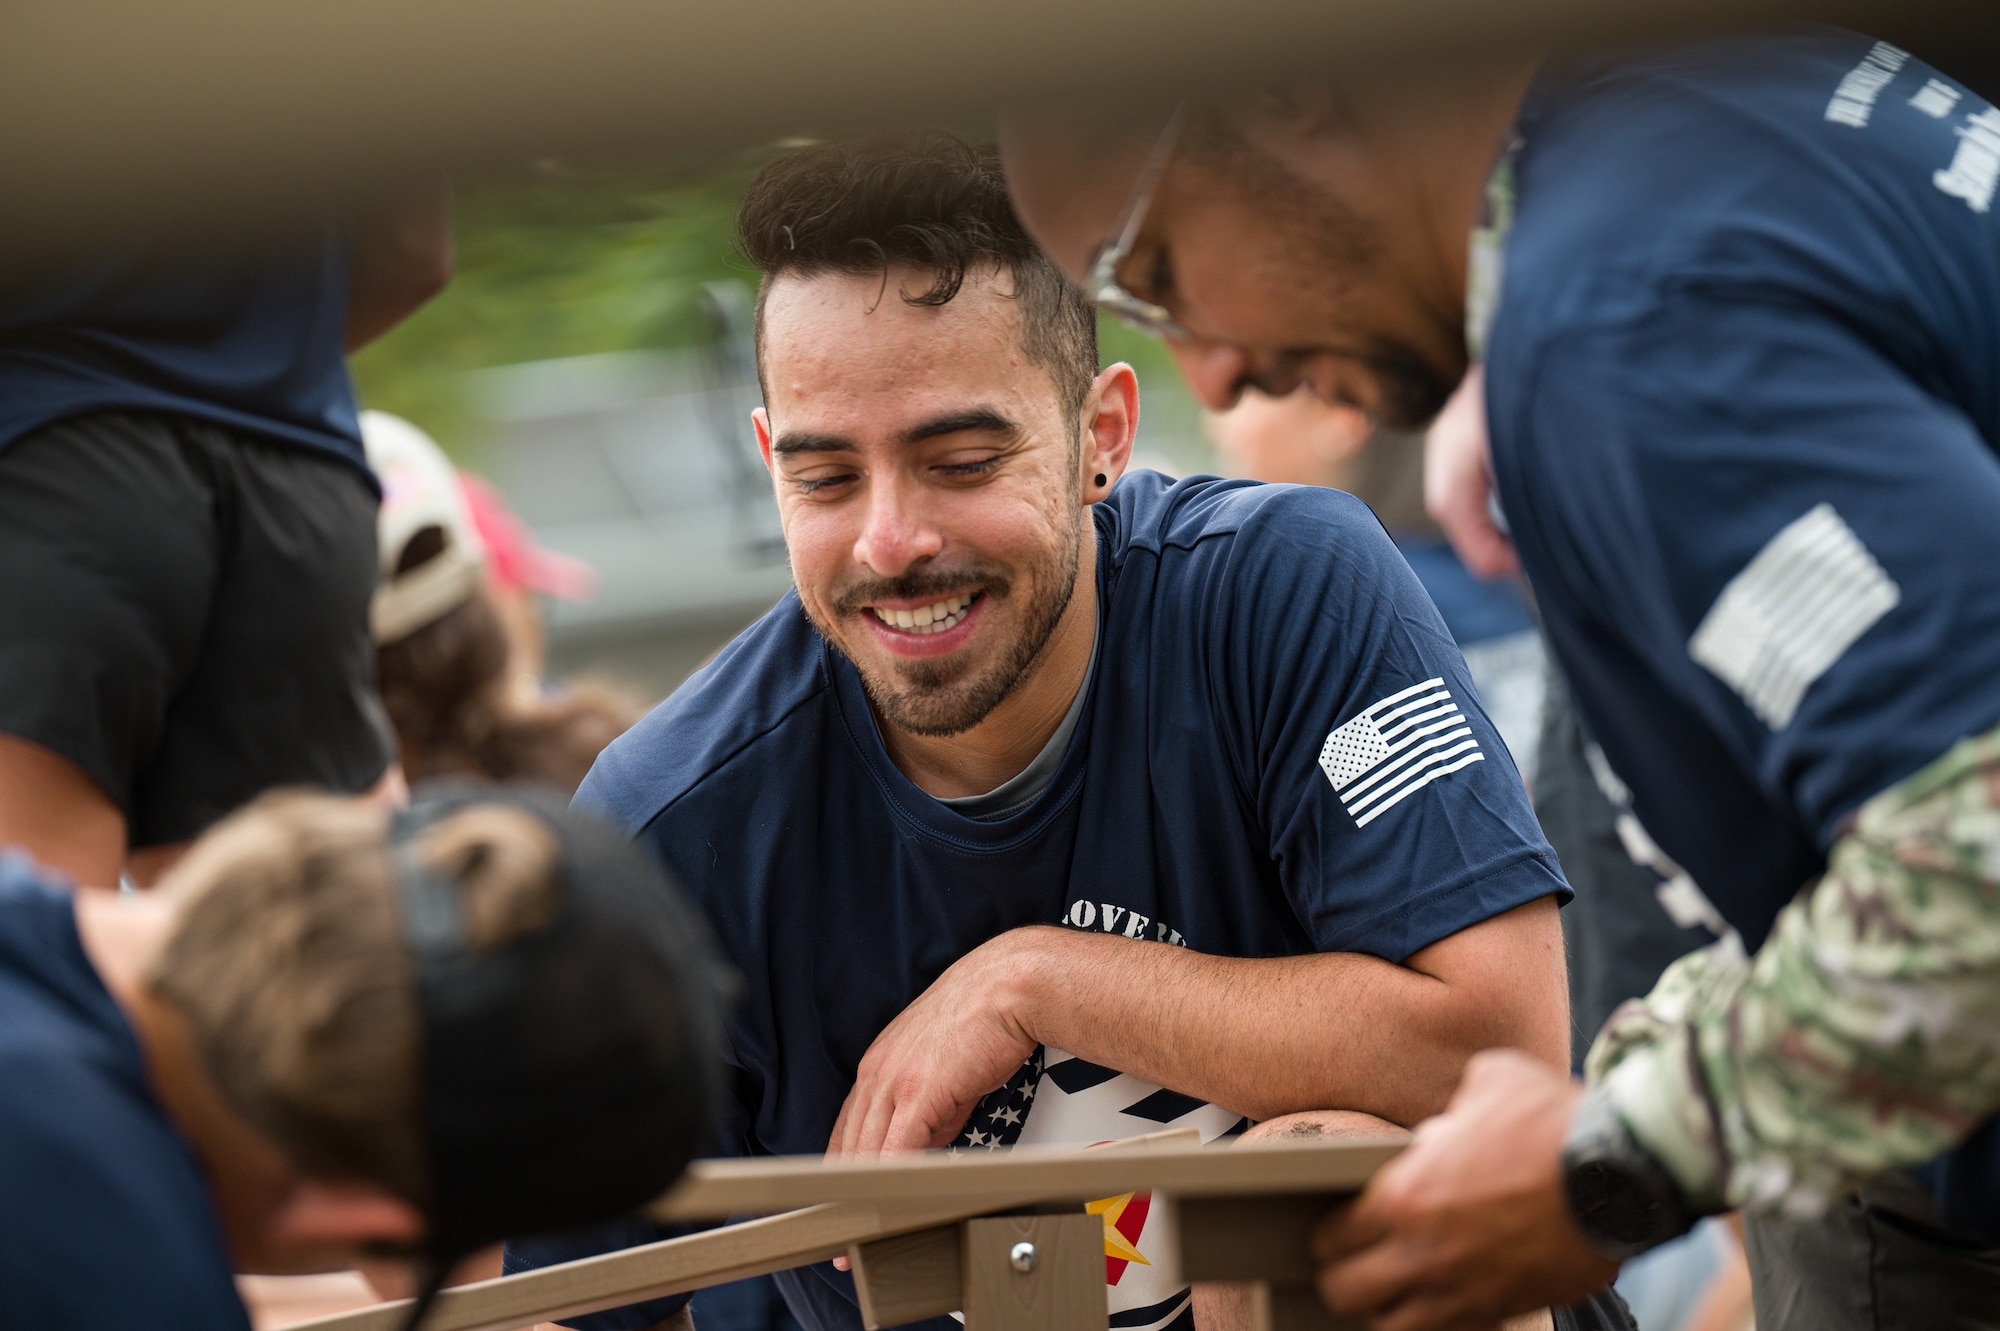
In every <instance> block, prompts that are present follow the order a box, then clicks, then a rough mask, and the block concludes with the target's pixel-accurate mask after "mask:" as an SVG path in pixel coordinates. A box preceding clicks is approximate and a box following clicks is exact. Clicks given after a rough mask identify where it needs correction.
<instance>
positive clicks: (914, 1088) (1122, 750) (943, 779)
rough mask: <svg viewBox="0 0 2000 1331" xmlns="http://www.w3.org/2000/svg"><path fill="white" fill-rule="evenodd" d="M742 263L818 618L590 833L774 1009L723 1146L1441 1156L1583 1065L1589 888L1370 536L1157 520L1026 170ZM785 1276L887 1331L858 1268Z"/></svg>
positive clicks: (899, 164) (768, 648)
mask: <svg viewBox="0 0 2000 1331" xmlns="http://www.w3.org/2000/svg"><path fill="white" fill-rule="evenodd" d="M740 226H741V231H742V237H743V245H744V249H745V251H746V252H747V253H748V255H749V256H750V258H751V259H752V261H753V262H755V263H756V264H757V266H758V267H759V268H760V269H761V270H762V272H763V274H764V281H763V288H762V293H761V298H760V304H759V321H758V335H759V344H758V353H759V366H760V370H761V373H762V376H763V384H764V390H765V402H766V404H767V405H766V407H765V408H764V409H763V410H760V411H759V412H757V414H756V428H757V436H758V439H759V441H760V443H761V445H762V447H763V450H764V455H765V458H766V460H767V462H768V463H769V466H770V470H771V476H772V481H773V485H774V487H775V490H776V495H777V501H778V505H779V508H780V511H781V513H782V516H783V521H784V530H785V537H786V541H787V543H788V545H789V548H790V552H791V559H792V568H793V574H794V580H795V582H796V586H797V590H796V592H795V594H793V595H788V596H787V597H786V598H785V600H784V601H782V602H781V603H780V604H779V605H778V606H777V607H776V608H775V609H773V610H772V611H771V613H770V614H768V615H766V616H765V617H764V618H763V619H762V620H761V621H759V622H758V623H757V624H755V625H753V626H752V627H751V628H750V629H749V630H748V631H746V632H745V633H744V634H743V635H742V636H741V637H740V638H738V639H737V640H736V641H735V642H734V643H733V644H731V645H730V646H729V647H728V648H726V649H725V650H724V651H723V652H722V654H721V655H720V656H719V657H717V659H716V660H715V661H714V662H713V663H712V664H711V665H710V666H709V667H708V668H707V669H705V670H704V671H703V672H701V673H700V674H698V675H697V676H695V677H694V678H693V679H691V680H690V681H689V682H688V683H687V684H686V685H684V686H683V687H682V688H681V690H680V691H679V692H678V693H676V694H675V695H674V696H673V697H672V698H670V699H669V700H668V701H667V702H666V703H665V704H664V705H662V706H661V707H660V708H659V709H658V710H657V711H656V712H654V713H653V715H652V716H651V717H649V718H648V719H647V720H646V721H644V722H642V723H641V724H640V725H639V726H638V727H637V728H636V729H635V730H633V731H632V732H631V733H630V734H628V735H627V736H626V737H625V738H623V739H621V740H619V741H618V742H617V743H615V744H614V745H613V746H612V747H611V749H610V750H609V751H607V753H606V755H605V757H604V758H603V759H602V760H601V761H600V762H599V764H598V766H597V768H596V770H595V771H594V772H593V773H592V774H591V777H590V779H589V780H588V782H586V784H585V786H584V789H583V791H582V793H581V795H580V796H579V799H580V801H581V802H582V803H583V804H584V805H586V806H588V807H590V808H591V809H593V810H596V811H598V812H601V813H603V814H606V815H608V816H610V817H611V818H613V819H614V820H616V821H617V822H619V823H620V824H621V825H622V826H623V827H624V828H626V829H627V830H628V831H629V832H630V833H631V835H633V836H634V837H636V838H637V839H639V840H640V841H642V842H643V843H644V844H646V845H648V846H651V847H652V848H654V849H655V850H656V851H658V853H659V854H660V855H661V856H662V857H663V858H664V859H665V860H666V861H667V862H668V863H669V864H671V865H672V866H674V867H675V868H676V869H677V870H678V871H679V873H680V874H681V875H682V877H683V878H684V879H685V880H686V881H687V882H688V883H689V884H690V885H691V887H692V889H693V891H694V892H695V893H696V895H697V896H698V898H699V899H700V900H701V902H702V903H703V904H704V905H705V907H706V908H707V910H708V913H709V915H710V918H711V919H712V920H713V922H714V924H715V927H716V929H717V930H718V932H719V933H720V935H721V936H722V938H723V940H724V943H725V946H726V947H727V948H728V950H729V951H730V953H731V954H732V956H733V958H734V961H735V964H736V966H737V968H738V969H739V970H740V971H741V972H742V974H743V976H744V978H745V981H746V985H745V991H746V997H745V1001H744V1003H743V1005H742V1007H741V1009H740V1011H739V1013H738V1015H737V1018H736V1020H735V1023H734V1026H733V1030H732V1034H733V1041H732V1043H733V1053H732V1058H733V1060H734V1064H735V1070H736V1071H735V1091H736V1093H735V1096H734V1098H733V1103H732V1105H731V1106H730V1108H731V1109H732V1110H733V1112H734V1114H735V1122H734V1126H733V1129H732V1136H731V1138H730V1140H728V1141H727V1142H726V1143H725V1145H726V1147H727V1149H730V1150H734V1151H740V1152H744V1153H750V1154H761V1153H799V1152H819V1151H831V1152H834V1153H839V1154H860V1155H870V1154H875V1153H878V1152H885V1151H896V1150H909V1149H921V1148H927V1147H947V1146H952V1145H957V1146H960V1147H965V1148H978V1147H988V1146H996V1145H1003V1144H1011V1143H1015V1142H1021V1143H1092V1142H1100V1141H1105V1140H1108V1139H1114V1138H1120V1137H1127V1136H1132V1135H1136V1134H1139V1133H1143V1132H1148V1131H1155V1130H1158V1129H1161V1128H1164V1127H1168V1126H1177V1127H1182V1126H1191V1127H1194V1128H1196V1129H1198V1130H1199V1131H1200V1133H1201V1135H1202V1137H1203V1138H1204V1139H1209V1140H1213V1139H1215V1138H1218V1137H1221V1136H1223V1135H1225V1134H1228V1133H1230V1132H1232V1131H1235V1130H1236V1129H1237V1128H1238V1127H1239V1126H1241V1125H1245V1124H1246V1120H1249V1121H1270V1120H1280V1119H1283V1120H1284V1122H1283V1123H1269V1122H1267V1123H1266V1124H1265V1130H1268V1131H1277V1130H1282V1129H1287V1128H1289V1129H1298V1128H1300V1127H1305V1128H1307V1129H1310V1128H1312V1127H1314V1126H1328V1125H1334V1124H1337V1123H1339V1122H1353V1121H1354V1120H1353V1119H1352V1118H1347V1119H1340V1118H1338V1117H1337V1116H1335V1117H1332V1118H1330V1117H1328V1116H1324V1115H1322V1116H1318V1117H1308V1118H1305V1119H1303V1120H1301V1119H1297V1118H1288V1117H1287V1116H1292V1115H1298V1114H1301V1113H1302V1112H1304V1111H1316V1110H1338V1111H1358V1113H1359V1114H1362V1115H1369V1116H1373V1117H1372V1118H1368V1119H1365V1120H1362V1121H1364V1122H1367V1123H1372V1124H1375V1125H1376V1126H1380V1122H1379V1121H1381V1120H1386V1121H1387V1122H1388V1123H1392V1124H1400V1125H1408V1124H1411V1123H1414V1122H1416V1121H1417V1120H1418V1119H1420V1118H1423V1117H1424V1116H1426V1115H1428V1114H1431V1113H1434V1112H1436V1111H1437V1110H1438V1109H1439V1108H1441V1107H1442V1105H1443V1103H1444V1099H1445V1096H1446V1095H1447V1093H1448V1090H1449V1088H1450V1087H1451V1085H1452V1084H1453V1083H1454V1082H1455V1081H1456V1079H1457V1077H1458V1075H1459V1072H1460V1070H1461V1069H1462V1068H1463V1066H1464V1064H1465V1062H1466V1060H1467V1059H1468V1058H1469V1057H1470V1056H1471V1054H1472V1053H1473V1052H1474V1051H1476V1050H1479V1049H1482V1048H1486V1047H1489V1046H1496V1045H1506V1046H1512V1047H1515V1048H1519V1049H1524V1050H1527V1051H1529V1052H1530V1053H1531V1054H1532V1055H1533V1056H1534V1057H1536V1058H1538V1059H1540V1060H1542V1061H1544V1062H1546V1063H1547V1064H1549V1065H1550V1066H1552V1067H1562V1066H1565V1060H1566V1058H1567V1051H1568V1017H1567V1006H1566V1001H1565V989H1564V979H1563V962H1562V952H1561V941H1560V933H1559V929H1558V926H1557V920H1556V905H1557V899H1558V898H1559V897H1560V896H1561V895H1563V894H1564V893H1566V891H1567V889H1566V888H1565V886H1564V884H1563V881H1562V878H1561V877H1560V875H1559V872H1558V870H1557V868H1556V866H1555V864H1554V861H1553V857H1552V856H1551V854H1550V852H1549V850H1548V848H1547V846H1546V845H1545V844H1544V842H1543V840H1542V837H1541V834H1540V832H1539V830H1538V829H1537V827H1536V824H1535V821H1534V818H1533V815H1532V814H1531V813H1530V811H1529V808H1528V803H1527V798H1526V795H1525V793H1524V791H1523V790H1522V787H1521V782H1520V778H1519V777H1518V776H1517V775H1516V773H1515V771H1514V768H1513V765H1512V763H1511V762H1510V761H1509V759H1508V756H1507V751H1506V749H1505V747H1504V746H1503V745H1502V744H1501V742H1500V741H1499V739H1498V737H1497V736H1496V735H1495V733H1494V731H1493V729H1492V727H1491V725H1490V724H1489V723H1488V721H1487V719H1486V717H1485V715H1484V714H1483V713H1482V712H1481V710H1480V707H1479V703H1478V701H1477V699H1476V697H1475V696H1474V694H1473V692H1472V690H1471V688H1470V686H1469V684H1468V682H1467V677H1466V672H1465V666H1464V663H1463V662H1462V661H1461V660H1460V658H1459V655H1458V652H1457V651H1456V649H1455V648H1454V647H1453V646H1452V643H1451V639H1450V637H1449V636H1448V634H1447V633H1446V631H1445V627H1444V625H1443V623H1442V621H1441V620H1440V619H1439V617H1438V614H1437V612H1436V610H1435V609H1434V608H1433V607H1432V606H1431V604H1430V602H1429V601H1428V600H1427V599H1426V598H1425V596H1424V594H1423V591H1422V589H1421V588H1420V587H1419V585H1418V583H1417V582H1416V579H1415V578H1414V576H1413V575H1412V574H1411V572H1410V570H1409V568H1408V567H1407V566H1406V565H1405V564H1404V563H1403V561H1402V560H1401V558H1400V557H1399V556H1398V555H1397V554H1396V551H1395V547H1394V546H1393V545H1392V544H1391V543H1390V541H1389V539H1388V537H1387V536H1386V535H1385V534H1384V532H1383V531H1382V529H1381V527H1380V525H1379V524H1378V523H1377V522H1376V521H1375V519H1374V517H1373V515H1371V514H1370V513H1369V512H1368V510H1367V509H1366V508H1365V507H1363V506H1362V505H1361V504H1360V503H1359V502H1357V501H1355V500H1354V499H1352V498H1350V497H1348V496H1346V495H1342V494H1339V493H1337V492H1333V491H1328V490H1320V489H1312V488H1306V487H1292V486H1257V485H1250V484H1246V483H1242V482H1233V481H1215V480H1209V479H1196V480H1191V481H1187V482H1183V483H1180V484H1177V485H1176V484H1169V483H1168V482H1167V481H1166V480H1164V479H1162V478H1161V477H1159V476H1157V475H1153V474H1149V473H1143V472H1141V473H1137V474H1134V475H1130V476H1124V475H1123V472H1124V469H1125V466H1126V463H1127V460H1128V458H1129V456H1130V451H1131V447H1132V437H1133V430H1134V428H1135V426H1136V424H1137V420H1138V412H1139V403H1138V389H1137V385H1136V382H1135V380H1134V377H1133V373H1132V370H1131V369H1130V368H1129V367H1128V366H1124V365H1114V366H1112V367H1110V368H1109V369H1105V370H1102V371H1100V370H1099V369H1098V364H1097V347H1096V325H1095V321H1094V316H1093V313H1092V311H1091V309H1090V308H1089V306H1088V304H1087V303H1086V302H1085V301H1084V300H1083V298H1082V297H1081V295H1080V294H1079V293H1078V292H1077V291H1076V290H1075V288H1073V287H1072V286H1070V285H1069V284H1068V283H1067V282H1065V281H1064V280H1063V278H1062V277H1061V275H1060V274H1059V273H1058V272H1057V271H1056V270H1055V269H1054V268H1053V267H1052V266H1051V265H1050V264H1049V262H1048V261H1047V260H1046V259H1045V258H1043V256H1042V255H1041V253H1040V252H1039V251H1038V250H1037V249H1036V248H1035V247H1034V245H1033V244H1032V243H1031V242H1030V241H1029V240H1028V239H1027V237H1026V236H1025V235H1024V234H1023V233H1022V231H1021V230H1020V227H1019V224H1018V223H1017V222H1016V220H1015V218H1014V216H1013V213H1012V211H1011V209H1010V208H1009V205H1008V203H1007V198H1006V193H1005V188H1004V184H1003V181H1002V179H1001V175H1000V171H999V166H998V163H997V160H996V159H995V157H994V156H993V155H992V154H991V153H990V152H987V151H982V150H979V149H975V148H973V147H971V146H968V145H967V144H965V143H963V142H961V141H959V140H957V139H954V138H951V137H950V136H947V135H942V134H930V135H921V136H916V137H910V138H902V139H896V140H891V141H882V142H873V143H868V144H862V145H849V146H832V147H821V148H814V149H810V150H807V151H804V152H800V153H797V154H794V155H791V156H789V157H786V158H784V159H782V160H780V161H778V162H777V163H775V164H773V165H772V166H771V167H769V168H767V169H766V171H765V172H764V173H763V174H762V175H761V176H760V177H759V178H758V180H757V181H756V183H755V184H754V185H753V186H752V188H751V190H750V193H749V196H748V197H747V198H746V200H745V202H744V204H743V207H742V212H741V216H740ZM1121 477H1122V479H1121ZM1163 1223H1166V1222H1165V1221H1164V1220H1163V1219H1162V1217H1160V1216H1158V1215H1152V1214H1150V1213H1149V1208H1148V1206H1147V1204H1146V1199H1145V1198H1143V1197H1141V1198H1137V1199H1133V1201H1132V1202H1131V1203H1129V1204H1128V1205H1126V1206H1124V1207H1120V1208H1116V1209H1114V1210H1112V1211H1110V1212H1109V1213H1108V1214H1107V1216H1106V1236H1105V1238H1106V1253H1107V1262H1106V1275H1107V1279H1108V1281H1109V1284H1110V1286H1111V1289H1110V1299H1111V1307H1112V1309H1113V1311H1114V1313H1115V1315H1116V1317H1117V1325H1118V1326H1120V1327H1123V1328H1133V1329H1135V1331H1137V1329H1144V1328H1157V1327H1165V1326H1169V1325H1183V1326H1184V1325H1185V1324H1186V1323H1187V1321H1188V1319H1189V1318H1190V1317H1191V1313H1190V1310H1189V1303H1190V1300H1189V1295H1188V1292H1187V1290H1186V1289H1185V1288H1183V1287H1178V1286H1176V1285H1175V1284H1173V1283H1172V1282H1171V1281H1170V1280H1168V1279H1167V1278H1166V1276H1165V1275H1164V1274H1163V1273H1162V1272H1161V1270H1160V1269H1158V1268H1155V1267H1153V1266H1152V1265H1151V1264H1150V1262H1149V1258H1148V1254H1149V1253H1151V1252H1154V1251H1157V1244H1158V1242H1159V1241H1160V1234H1159V1228H1158V1227H1159V1225H1160V1224H1163ZM578 1248H579V1245H578V1244H576V1243H537V1244H531V1245H522V1246H520V1247H517V1249H516V1250H515V1251H514V1253H513V1254H512V1264H513V1266H514V1267H515V1268H516V1269H518V1268H519V1267H520V1266H522V1265H526V1264H533V1263H538V1262H545V1261H549V1260H554V1259H555V1258H557V1257H560V1256H565V1255H574V1254H575V1253H576V1252H577V1251H578ZM781 1280H782V1281H783V1283H784V1285H785V1289H786V1296H787V1298H788V1300H789V1301H790V1303H791V1305H792V1307H793V1309H794V1311H795V1312H796V1313H797V1314H798V1315H799V1316H800V1318H801V1319H802V1320H804V1321H805V1323H806V1324H807V1326H808V1327H809V1328H812V1331H844V1329H845V1328H850V1327H855V1326H858V1325H859V1317H858V1313H857V1311H856V1308H855V1302H854V1297H855V1296H854V1291H853V1287H852V1284H851V1282H850V1280H849V1278H848V1277H847V1276H845V1275H843V1274H840V1273H838V1272H836V1271H835V1270H834V1269H833V1268H832V1267H831V1266H829V1265H825V1264H822V1265H820V1266H818V1267H814V1268H811V1269H807V1270H802V1271H796V1272H791V1273H787V1274H786V1275H785V1276H783V1277H781ZM673 1311H674V1304H673V1303H671V1302H664V1301H663V1302H660V1303H655V1304H652V1305H646V1306H643V1307H640V1308H635V1309H627V1310H623V1311H621V1312H619V1313H615V1314H611V1315H609V1316H608V1317H606V1318H604V1319H601V1320H600V1319H586V1320H585V1321H584V1322H583V1323H580V1324H583V1325H596V1326H645V1325H650V1324H652V1323H654V1322H657V1321H659V1320H661V1319H663V1318H665V1317H667V1316H668V1315H670V1314H671V1313H672V1312H673ZM954 1325H955V1324H954V1323H951V1322H949V1321H942V1320H941V1321H940V1322H939V1323H938V1326H940V1327H943V1328H949V1327H953V1326H954Z"/></svg>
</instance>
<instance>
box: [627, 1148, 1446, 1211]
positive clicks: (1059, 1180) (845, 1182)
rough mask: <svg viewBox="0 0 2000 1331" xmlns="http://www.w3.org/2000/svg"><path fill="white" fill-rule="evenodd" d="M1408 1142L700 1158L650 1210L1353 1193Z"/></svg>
mask: <svg viewBox="0 0 2000 1331" xmlns="http://www.w3.org/2000/svg"><path fill="white" fill-rule="evenodd" d="M1407 1142H1408V1139H1407V1138H1401V1137H1393V1138H1392V1137H1382V1138H1349V1139H1341V1140H1336V1141H1327V1140H1311V1139H1308V1140H1303V1141H1299V1140H1293V1141H1281V1142H1250V1143H1245V1144H1241V1145H1237V1146H1232V1147H1230V1148H1228V1149H1227V1150H1223V1149H1218V1148H1214V1147H1204V1146H1186V1145H1180V1144H1161V1145H1154V1146H1135V1147H1133V1148H1131V1149H1127V1150H1119V1151H1111V1150H1077V1149H1075V1148H1058V1147H1016V1148H1014V1149H1013V1150H999V1151H981V1152H978V1153H976V1154H975V1153H972V1152H960V1153H953V1154H949V1155H947V1154H945V1153H942V1152H928V1153H925V1154H923V1155H917V1156H902V1157H893V1158H889V1159H883V1160H868V1161H850V1160H833V1161H829V1160H826V1159H825V1158H824V1157H821V1156H775V1157H770V1158H765V1159H756V1160H697V1161H696V1162H695V1163H694V1164H693V1165H691V1166H689V1168H688V1173H687V1175H686V1177H684V1178H683V1179H682V1181H681V1182H680V1183H679V1184H678V1185H676V1186H675V1187H674V1188H673V1190H672V1191H670V1192H668V1193H667V1194H666V1195H665V1196H663V1197H661V1198H660V1200H658V1201H657V1202H654V1203H653V1204H652V1205H651V1206H650V1207H648V1208H647V1214H648V1215H649V1216H650V1217H651V1218H653V1219H655V1220H694V1219H708V1218H714V1217H718V1216H728V1215H745V1214H769V1213H772V1212H777V1211H788V1210H794V1209H796V1208H798V1207H801V1206H810V1205H814V1204H817V1203H823V1202H836V1201H838V1202H911V1201H921V1200H936V1199H941V1198H943V1197H946V1196H950V1197H954V1198H957V1199H960V1200H961V1201H963V1202H964V1204H965V1207H966V1210H967V1212H968V1213H969V1214H978V1213H980V1212H983V1211H990V1210H995V1209H998V1207H999V1206H1000V1205H1017V1204H1019V1203H1018V1202H1014V1201H1003V1200H995V1199H1005V1198H1018V1197H1020V1196H1021V1195H1023V1194H1032V1195H1033V1199H1034V1200H1039V1201H1069V1200H1089V1199H1092V1198H1096V1197H1112V1196H1116V1195H1117V1194H1119V1193H1121V1192H1136V1191H1146V1190H1152V1191H1158V1192H1171V1193H1174V1194H1176V1195H1179V1196H1185V1197H1201V1196H1226V1195H1231V1194H1241V1193H1261V1192H1272V1193H1288V1192H1352V1191H1356V1190H1358V1189H1359V1188H1360V1187H1361V1186H1362V1185H1364V1184H1365V1183H1367V1181H1368V1180H1369V1178H1371V1177H1372V1176H1373V1175H1374V1173H1375V1171H1376V1170H1377V1169H1379V1168H1381V1166H1382V1165H1383V1164H1385V1163H1387V1162H1388V1161H1389V1160H1390V1159H1391V1158H1393V1157H1394V1156H1395V1155H1396V1154H1397V1153H1398V1152H1399V1151H1401V1150H1402V1149H1403V1148H1404V1146H1405V1145H1407Z"/></svg>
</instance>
